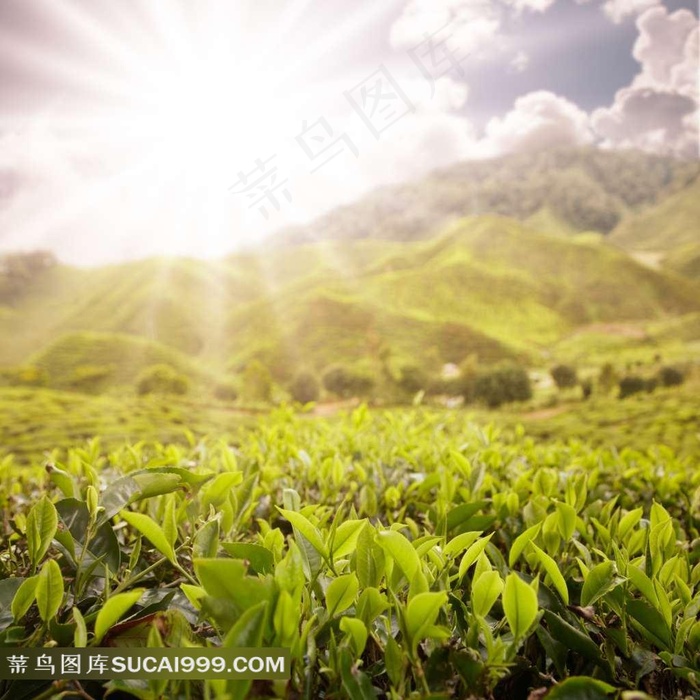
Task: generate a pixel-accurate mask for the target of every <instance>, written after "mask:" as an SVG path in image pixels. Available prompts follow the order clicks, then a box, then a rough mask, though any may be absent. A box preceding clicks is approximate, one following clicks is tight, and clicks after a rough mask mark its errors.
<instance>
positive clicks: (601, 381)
mask: <svg viewBox="0 0 700 700" xmlns="http://www.w3.org/2000/svg"><path fill="white" fill-rule="evenodd" d="M617 383H618V377H617V372H616V371H615V368H614V367H613V366H612V365H611V364H610V363H609V362H606V363H605V364H604V365H603V367H602V368H601V370H600V374H599V375H598V388H599V389H600V391H601V392H602V393H604V394H609V393H610V392H611V391H612V390H613V387H614V386H615V385H617Z"/></svg>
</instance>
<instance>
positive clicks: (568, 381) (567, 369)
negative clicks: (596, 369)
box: [549, 365, 578, 389]
mask: <svg viewBox="0 0 700 700" xmlns="http://www.w3.org/2000/svg"><path fill="white" fill-rule="evenodd" d="M549 373H550V374H551V375H552V379H553V380H554V383H555V384H556V385H557V388H559V389H571V388H572V387H574V386H576V384H578V377H577V376H576V369H575V368H574V367H571V366H570V365H557V366H556V367H552V369H551V370H550V372H549Z"/></svg>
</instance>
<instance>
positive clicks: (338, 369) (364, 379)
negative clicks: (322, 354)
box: [322, 365, 374, 399]
mask: <svg viewBox="0 0 700 700" xmlns="http://www.w3.org/2000/svg"><path fill="white" fill-rule="evenodd" d="M322 381H323V386H324V387H325V388H326V389H327V390H328V391H330V392H331V394H335V395H336V396H340V397H342V398H346V399H347V398H351V397H353V396H364V395H366V394H368V393H369V392H370V391H371V390H372V388H373V387H374V379H373V378H372V377H371V376H370V375H368V374H364V373H362V372H357V371H353V370H350V369H348V368H347V367H345V366H343V365H334V366H332V367H329V368H328V369H327V370H326V371H325V372H324V374H323V378H322Z"/></svg>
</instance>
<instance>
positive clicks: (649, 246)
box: [610, 177, 700, 253]
mask: <svg viewBox="0 0 700 700" xmlns="http://www.w3.org/2000/svg"><path fill="white" fill-rule="evenodd" d="M610 240H611V241H612V242H614V243H615V244H616V245H619V246H620V247H621V248H624V249H625V250H634V251H652V252H664V253H668V252H670V251H673V250H676V249H679V248H681V247H683V246H690V245H694V244H695V245H698V242H699V241H700V178H697V177H696V178H695V180H694V181H693V182H692V183H691V184H690V185H689V186H688V187H685V188H683V189H682V190H680V191H679V192H676V193H674V194H672V195H671V196H669V197H668V198H666V199H664V200H663V201H662V202H661V203H660V204H658V206H655V207H652V208H650V209H647V210H646V211H643V212H641V213H639V214H638V215H636V216H632V217H630V218H628V219H626V220H625V221H623V222H622V223H621V224H620V225H619V226H618V227H617V228H616V229H615V230H614V231H613V232H612V233H611V234H610Z"/></svg>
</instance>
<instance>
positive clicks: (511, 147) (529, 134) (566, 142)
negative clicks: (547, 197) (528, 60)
mask: <svg viewBox="0 0 700 700" xmlns="http://www.w3.org/2000/svg"><path fill="white" fill-rule="evenodd" d="M592 138H593V136H592V134H591V132H590V129H589V126H588V116H587V115H586V113H585V112H584V111H582V110H581V109H579V108H578V107H577V106H576V105H575V104H574V103H573V102H570V101H569V100H567V99H565V98H564V97H560V96H558V95H555V94H554V93H552V92H548V91H547V90H538V91H536V92H531V93H528V94H527V95H523V96H522V97H519V98H518V99H517V100H516V101H515V104H514V106H513V109H511V111H510V112H508V113H507V114H506V115H505V116H503V117H494V118H493V119H491V121H489V123H488V124H487V125H486V134H485V137H484V139H483V141H482V142H481V144H480V149H481V150H482V152H483V153H484V154H486V155H500V154H503V153H509V152H513V151H529V150H536V149H539V148H551V147H556V146H579V145H583V144H587V143H590V142H591V141H592Z"/></svg>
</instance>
